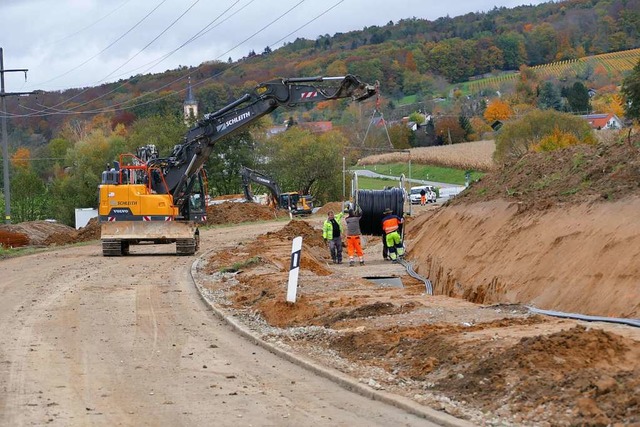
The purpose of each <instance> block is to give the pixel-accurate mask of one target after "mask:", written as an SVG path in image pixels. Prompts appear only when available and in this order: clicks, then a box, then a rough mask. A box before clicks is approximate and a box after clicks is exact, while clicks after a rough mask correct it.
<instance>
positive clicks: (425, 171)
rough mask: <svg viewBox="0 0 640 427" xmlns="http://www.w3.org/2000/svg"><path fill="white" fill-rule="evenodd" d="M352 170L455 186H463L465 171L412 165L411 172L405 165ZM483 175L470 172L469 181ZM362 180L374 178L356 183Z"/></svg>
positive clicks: (393, 164) (386, 165) (362, 178)
mask: <svg viewBox="0 0 640 427" xmlns="http://www.w3.org/2000/svg"><path fill="white" fill-rule="evenodd" d="M354 169H366V170H370V171H373V172H377V173H379V174H382V175H391V176H401V175H403V174H404V176H405V178H407V179H419V180H424V181H436V182H446V183H447V184H457V185H464V183H465V173H466V171H467V170H466V169H454V168H445V167H441V166H429V165H412V166H411V171H409V165H408V164H407V163H390V164H380V165H368V166H362V167H356V168H354ZM483 175H484V173H483V172H479V171H471V180H475V179H478V178H480V177H482V176H483ZM364 179H367V180H370V179H374V178H365V177H358V183H359V184H362V183H361V181H362V180H364ZM376 181H381V182H386V181H387V180H378V179H376ZM395 182H397V181H395ZM385 185H393V184H384V183H383V184H382V187H384V186H385ZM360 188H363V189H364V187H363V186H362V185H360Z"/></svg>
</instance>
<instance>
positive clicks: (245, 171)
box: [240, 166, 282, 202]
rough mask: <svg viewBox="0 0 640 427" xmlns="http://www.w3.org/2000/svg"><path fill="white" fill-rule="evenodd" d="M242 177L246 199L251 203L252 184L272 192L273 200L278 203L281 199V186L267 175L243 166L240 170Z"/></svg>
mask: <svg viewBox="0 0 640 427" xmlns="http://www.w3.org/2000/svg"><path fill="white" fill-rule="evenodd" d="M240 175H241V176H242V189H243V191H244V197H245V199H247V201H249V202H253V194H252V193H251V188H250V185H251V183H252V182H255V183H257V184H260V185H264V186H265V187H267V188H268V189H269V191H271V195H272V196H273V199H274V200H275V201H277V200H278V199H279V198H280V194H281V193H282V192H281V191H280V186H279V185H278V184H277V183H276V182H275V181H274V180H273V179H271V178H269V177H268V176H267V175H265V174H263V173H261V172H258V171H255V170H253V169H249V168H247V167H244V166H242V168H241V169H240Z"/></svg>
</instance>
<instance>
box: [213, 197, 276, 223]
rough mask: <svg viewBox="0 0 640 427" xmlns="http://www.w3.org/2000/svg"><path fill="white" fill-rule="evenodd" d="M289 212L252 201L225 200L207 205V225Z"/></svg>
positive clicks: (254, 219)
mask: <svg viewBox="0 0 640 427" xmlns="http://www.w3.org/2000/svg"><path fill="white" fill-rule="evenodd" d="M287 216H288V214H287V212H285V211H283V210H278V209H272V208H270V207H269V206H266V205H261V204H258V203H250V202H224V203H220V204H216V205H210V206H208V207H207V221H206V224H207V225H220V224H239V223H242V222H251V221H261V220H262V221H265V220H272V219H277V218H284V217H287Z"/></svg>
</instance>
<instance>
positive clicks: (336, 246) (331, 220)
mask: <svg viewBox="0 0 640 427" xmlns="http://www.w3.org/2000/svg"><path fill="white" fill-rule="evenodd" d="M343 216H344V212H340V213H339V214H336V215H334V213H333V211H329V212H327V219H326V220H325V222H324V224H323V225H322V238H323V239H324V241H325V243H327V244H328V245H329V253H330V254H331V260H332V261H333V263H334V264H342V236H343V235H344V228H343V226H342V217H343Z"/></svg>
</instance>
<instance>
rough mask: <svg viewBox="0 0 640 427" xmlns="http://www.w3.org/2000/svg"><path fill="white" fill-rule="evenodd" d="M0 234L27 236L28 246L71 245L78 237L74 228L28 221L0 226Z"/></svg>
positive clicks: (53, 223) (54, 223)
mask: <svg viewBox="0 0 640 427" xmlns="http://www.w3.org/2000/svg"><path fill="white" fill-rule="evenodd" d="M0 232H3V233H9V234H16V233H17V234H21V235H24V236H27V238H28V243H27V244H28V245H30V246H48V245H50V244H56V243H59V244H65V243H71V242H73V241H74V238H75V235H76V230H75V229H74V228H73V227H69V226H68V225H64V224H59V223H57V222H48V221H27V222H21V223H19V224H5V225H0ZM24 246H26V245H24ZM14 247H15V246H14Z"/></svg>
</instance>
